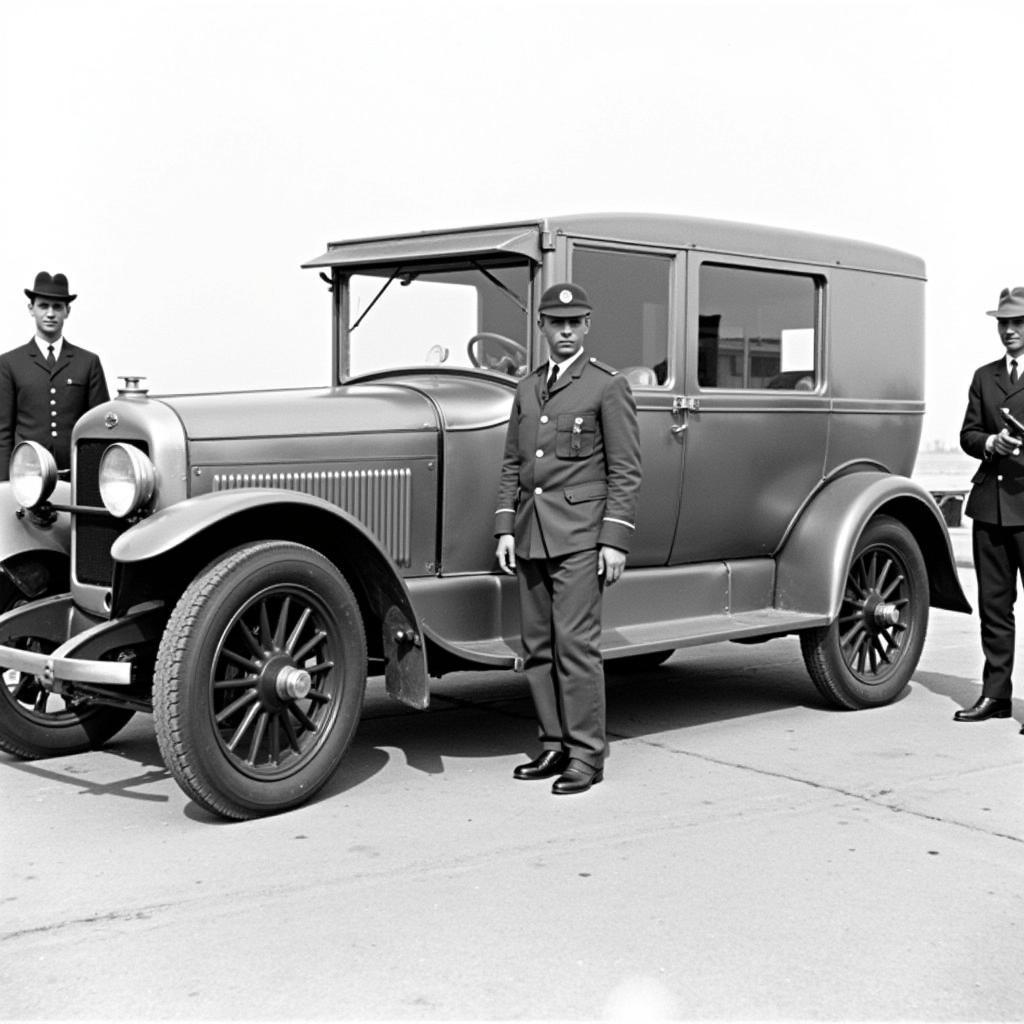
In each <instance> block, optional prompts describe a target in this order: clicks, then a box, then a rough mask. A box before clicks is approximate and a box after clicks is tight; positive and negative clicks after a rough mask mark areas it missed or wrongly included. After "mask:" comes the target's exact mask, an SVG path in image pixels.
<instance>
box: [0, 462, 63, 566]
mask: <svg viewBox="0 0 1024 1024" xmlns="http://www.w3.org/2000/svg"><path fill="white" fill-rule="evenodd" d="M52 501H53V503H54V504H57V505H69V504H70V503H71V485H70V484H68V483H65V482H63V481H61V482H60V483H58V484H57V487H56V489H55V490H54V492H53V496H52ZM19 510H20V506H19V505H18V502H17V501H16V500H15V498H14V493H13V491H12V490H11V485H10V482H9V481H7V480H5V481H4V482H3V483H0V561H3V560H5V559H7V558H9V557H10V556H11V555H19V554H22V553H23V552H26V551H55V552H58V553H59V554H62V555H68V556H70V554H71V515H70V514H69V513H68V512H58V513H57V518H56V520H55V521H54V522H53V523H52V524H51V525H49V526H44V525H42V524H41V523H39V522H37V521H36V520H35V519H33V518H32V515H31V514H30V513H28V512H26V513H25V514H24V515H20V516H19V515H18V512H19Z"/></svg>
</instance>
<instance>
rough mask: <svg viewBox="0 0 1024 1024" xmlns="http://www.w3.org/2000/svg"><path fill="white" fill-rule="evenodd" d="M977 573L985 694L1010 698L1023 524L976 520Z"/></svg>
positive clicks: (1022, 559)
mask: <svg viewBox="0 0 1024 1024" xmlns="http://www.w3.org/2000/svg"><path fill="white" fill-rule="evenodd" d="M971 538H972V547H973V549H974V570H975V572H976V574H977V577H978V615H979V617H980V619H981V650H982V653H983V654H984V655H985V668H984V669H983V670H982V675H981V693H982V696H983V697H992V698H996V699H998V698H1008V697H1009V696H1010V695H1011V692H1012V689H1013V683H1012V674H1013V650H1014V643H1015V627H1014V615H1013V605H1014V602H1015V601H1016V600H1017V577H1018V576H1019V575H1020V574H1021V572H1022V569H1024V527H1007V526H999V525H998V524H996V523H980V522H978V521H977V520H975V521H974V526H973V529H972V532H971Z"/></svg>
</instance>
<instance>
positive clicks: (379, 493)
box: [213, 467, 412, 566]
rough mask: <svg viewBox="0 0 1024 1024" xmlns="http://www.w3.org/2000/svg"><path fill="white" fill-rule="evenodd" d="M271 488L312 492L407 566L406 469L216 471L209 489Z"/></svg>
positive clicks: (409, 485) (409, 524) (409, 501)
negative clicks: (359, 524)
mask: <svg viewBox="0 0 1024 1024" xmlns="http://www.w3.org/2000/svg"><path fill="white" fill-rule="evenodd" d="M239 487H276V488H281V489H283V490H289V491H301V492H302V493H303V494H312V495H314V496H316V497H318V498H323V499H324V501H329V502H330V503H331V504H332V505H337V506H338V507H339V508H342V509H344V510H345V511H346V512H349V513H351V514H352V515H354V516H355V517H356V518H357V519H358V520H359V521H360V522H362V523H363V524H364V525H365V526H366V527H367V528H368V529H369V530H370V531H371V532H372V533H373V534H374V535H375V536H376V537H377V539H378V540H379V541H380V543H381V544H382V545H383V546H384V548H385V550H386V551H387V552H388V554H389V555H391V557H392V558H393V559H394V560H395V562H397V563H398V564H399V565H401V566H408V565H410V564H411V559H412V552H411V543H412V542H411V534H412V470H411V469H409V468H408V467H404V468H393V469H358V470H336V471H332V472H326V471H325V472H316V473H217V474H215V475H214V477H213V490H215V491H228V490H234V489H236V488H239Z"/></svg>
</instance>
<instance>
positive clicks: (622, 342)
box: [568, 239, 685, 568]
mask: <svg viewBox="0 0 1024 1024" xmlns="http://www.w3.org/2000/svg"><path fill="white" fill-rule="evenodd" d="M568 258H569V276H570V279H571V280H573V281H574V282H576V283H577V284H579V285H582V287H583V288H584V289H585V290H586V292H587V294H588V295H589V296H590V300H591V302H592V303H593V304H594V312H593V316H592V322H591V328H590V333H589V334H588V335H587V341H586V351H587V354H588V355H589V356H594V357H596V358H597V359H600V360H601V361H602V362H605V363H608V364H610V365H611V366H614V367H615V368H616V369H618V370H619V371H620V372H622V373H624V374H625V375H626V377H627V379H628V380H629V382H630V386H631V387H632V389H633V395H634V397H635V398H636V404H637V418H638V421H639V426H640V444H641V452H642V468H643V485H642V486H641V489H640V496H639V500H638V502H637V524H636V535H635V537H634V540H633V545H632V548H631V550H630V557H629V564H630V566H631V567H633V568H639V567H641V566H654V565H665V564H666V562H667V561H668V558H669V553H670V552H671V550H672V542H673V536H674V534H675V530H676V524H677V522H678V518H679V498H680V481H681V474H682V464H683V463H682V458H683V445H682V443H681V438H680V436H679V435H678V434H677V433H673V430H672V428H673V427H676V426H678V425H679V418H678V416H673V400H674V397H675V396H674V393H673V390H672V378H673V374H672V372H671V367H672V361H673V353H674V352H675V351H676V349H677V346H678V341H679V340H680V338H681V334H682V332H681V331H680V330H679V327H680V325H681V322H682V321H681V304H680V303H678V302H677V300H676V295H677V293H678V290H679V286H681V284H682V282H683V280H684V277H683V265H684V264H683V263H682V262H679V261H680V260H682V261H685V256H679V255H678V254H677V253H675V252H673V251H671V250H665V249H658V248H645V247H640V246H629V245H625V244H616V243H608V242H598V241H591V240H582V239H574V240H572V241H571V242H570V245H569V251H568ZM677 336H678V337H677Z"/></svg>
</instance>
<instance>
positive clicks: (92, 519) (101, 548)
mask: <svg viewBox="0 0 1024 1024" xmlns="http://www.w3.org/2000/svg"><path fill="white" fill-rule="evenodd" d="M126 443H128V444H133V445H135V447H136V448H139V449H140V450H142V451H144V452H146V454H147V455H148V454H149V446H148V445H146V444H144V443H143V442H141V441H128V442H126ZM109 447H110V441H109V440H107V439H103V440H98V441H89V440H83V441H79V442H78V444H77V445H76V446H75V503H76V504H77V505H91V506H93V507H95V508H99V509H100V510H101V511H99V512H97V513H95V514H91V513H88V512H76V513H75V516H74V535H75V577H76V578H77V579H78V581H79V582H80V583H90V584H93V585H94V586H99V587H109V586H110V584H111V581H112V580H113V578H114V560H113V559H112V558H111V557H110V547H111V545H112V544H113V543H114V541H115V540H117V538H118V537H120V536H121V534H122V533H124V531H125V530H127V529H128V527H129V526H130V525H131V524H130V523H128V522H127V521H126V520H124V519H115V518H114V517H113V516H112V515H110V513H109V512H107V511H106V509H104V508H103V501H102V500H101V498H100V459H101V458H102V457H103V453H104V452H105V451H106V450H107V449H108V448H109Z"/></svg>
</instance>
